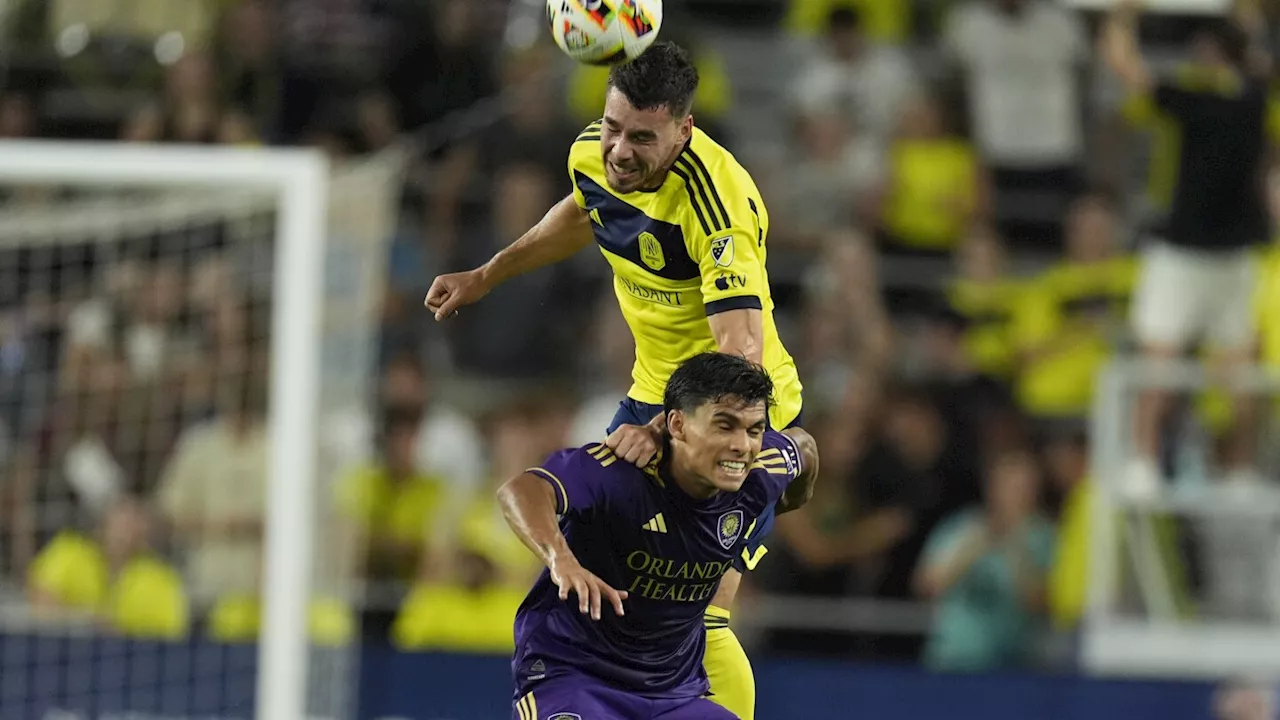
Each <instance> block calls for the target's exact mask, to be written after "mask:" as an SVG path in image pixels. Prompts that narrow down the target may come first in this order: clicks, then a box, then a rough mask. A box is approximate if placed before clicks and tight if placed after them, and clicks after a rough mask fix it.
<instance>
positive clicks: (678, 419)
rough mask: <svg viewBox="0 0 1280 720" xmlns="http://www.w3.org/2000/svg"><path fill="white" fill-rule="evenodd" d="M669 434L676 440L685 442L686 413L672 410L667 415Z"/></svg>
mask: <svg viewBox="0 0 1280 720" xmlns="http://www.w3.org/2000/svg"><path fill="white" fill-rule="evenodd" d="M667 432H668V433H671V437H673V438H675V439H676V440H684V413H682V412H680V411H679V410H672V411H671V413H670V414H669V415H667Z"/></svg>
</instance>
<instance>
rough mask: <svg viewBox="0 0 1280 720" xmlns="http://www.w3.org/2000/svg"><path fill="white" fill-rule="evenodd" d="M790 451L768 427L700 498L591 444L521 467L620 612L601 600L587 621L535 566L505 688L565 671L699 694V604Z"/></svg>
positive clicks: (768, 497) (771, 493)
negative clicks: (744, 459)
mask: <svg viewBox="0 0 1280 720" xmlns="http://www.w3.org/2000/svg"><path fill="white" fill-rule="evenodd" d="M800 462H801V460H800V451H799V448H798V447H796V444H795V443H794V442H793V441H792V440H791V438H789V437H787V436H786V435H783V434H781V433H777V432H773V431H769V432H767V433H766V434H765V437H764V443H763V448H762V449H761V452H760V454H759V455H758V456H757V458H756V461H755V463H754V464H752V466H751V470H750V472H749V473H748V475H747V479H746V481H744V482H743V484H742V488H741V489H740V490H739V491H738V492H735V493H717V494H716V495H715V496H713V497H711V498H708V499H706V500H697V499H694V498H692V497H690V496H689V495H688V494H686V493H685V492H684V491H683V490H681V489H680V487H679V486H678V485H677V484H676V483H675V482H674V481H673V480H670V479H667V478H664V477H663V476H662V475H661V473H659V472H658V471H657V470H656V469H654V468H649V469H646V470H640V469H638V468H636V467H634V466H632V465H631V464H629V463H627V462H626V461H625V460H621V459H620V458H617V457H616V456H614V455H613V453H612V451H610V450H609V449H608V448H607V447H605V446H603V445H588V446H586V447H582V448H578V449H576V450H562V451H560V452H557V453H555V454H553V455H552V456H551V457H550V458H548V459H547V461H546V462H545V463H543V464H542V465H541V466H539V467H536V468H532V469H530V472H532V473H534V474H536V475H538V476H540V477H542V478H544V479H545V480H547V482H549V483H551V486H552V488H553V489H554V490H555V495H556V512H557V514H558V515H559V516H560V518H561V520H560V529H561V531H562V532H563V533H564V535H565V538H566V540H567V541H568V544H569V547H570V549H572V551H573V553H574V555H575V556H576V557H577V558H578V561H579V562H580V563H581V564H582V566H583V567H584V568H586V569H587V570H590V571H591V572H592V573H595V574H596V575H597V576H598V577H599V578H600V579H601V580H603V581H605V582H606V583H608V584H609V585H610V586H612V587H614V588H616V589H618V590H626V591H627V592H628V593H629V597H628V599H627V600H625V601H623V607H624V608H625V609H626V615H624V616H622V617H618V616H617V615H616V614H615V613H614V611H613V609H612V607H602V608H601V617H600V620H592V619H591V618H590V617H589V616H588V615H584V614H582V613H580V612H578V598H577V596H576V595H570V597H569V600H568V601H567V602H566V601H563V600H561V599H560V597H559V590H558V589H557V588H556V586H555V583H553V582H552V581H551V577H550V573H549V572H548V571H546V570H543V572H542V575H541V576H539V578H538V580H537V582H536V583H535V584H534V586H533V589H532V590H531V591H530V592H529V595H528V596H527V597H525V599H524V602H523V603H522V604H521V605H520V610H519V611H518V612H517V613H516V621H515V639H516V653H515V658H514V660H513V662H512V670H513V672H514V674H515V681H516V697H517V698H518V697H520V696H522V695H524V694H525V693H526V692H528V691H530V690H531V689H533V688H534V687H536V685H537V683H538V682H539V681H542V680H545V679H551V678H556V677H561V676H566V675H568V676H573V675H578V676H586V677H589V678H594V679H597V680H601V681H604V682H606V683H608V684H610V685H612V686H614V687H616V688H618V689H620V690H624V691H626V692H630V693H634V694H637V695H640V696H643V697H647V698H687V697H697V696H700V695H703V694H705V693H706V692H707V679H706V674H705V673H704V672H703V669H702V655H703V651H704V649H705V645H706V636H705V633H704V631H703V625H702V615H703V611H704V610H706V608H707V605H709V604H710V602H711V598H712V596H713V595H715V591H716V588H717V587H718V585H719V581H720V576H722V575H723V574H724V573H725V572H726V571H727V570H729V569H730V568H732V566H733V561H734V559H735V558H736V557H738V555H739V553H741V552H742V548H743V547H744V545H745V544H746V540H747V538H748V537H750V535H751V532H752V531H753V530H754V527H755V522H756V519H757V518H759V517H760V516H761V515H762V514H763V513H764V512H765V510H766V509H767V508H769V507H770V506H772V505H773V504H774V503H775V502H776V501H777V500H778V498H779V497H781V495H782V493H783V491H784V490H785V489H786V487H787V484H788V483H790V482H791V480H792V479H794V478H795V477H796V476H797V475H798V474H799V473H800ZM605 605H607V603H605Z"/></svg>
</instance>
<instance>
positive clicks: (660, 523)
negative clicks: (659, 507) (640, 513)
mask: <svg viewBox="0 0 1280 720" xmlns="http://www.w3.org/2000/svg"><path fill="white" fill-rule="evenodd" d="M640 529H642V530H649V531H651V532H659V533H664V532H666V531H667V521H666V520H663V519H662V513H658V514H657V515H654V516H653V517H652V518H651V519H650V520H649V522H647V523H645V524H644V525H641V526H640Z"/></svg>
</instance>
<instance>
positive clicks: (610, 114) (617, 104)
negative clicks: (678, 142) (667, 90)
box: [604, 87, 675, 132]
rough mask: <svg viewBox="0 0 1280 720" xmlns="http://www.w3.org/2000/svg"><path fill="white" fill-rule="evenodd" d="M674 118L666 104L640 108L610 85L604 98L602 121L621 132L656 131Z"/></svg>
mask: <svg viewBox="0 0 1280 720" xmlns="http://www.w3.org/2000/svg"><path fill="white" fill-rule="evenodd" d="M674 119H675V118H673V117H672V115H671V110H670V108H668V107H667V106H666V105H659V106H658V107H655V108H650V109H648V110H641V109H639V108H637V107H636V106H634V105H632V104H631V101H630V100H628V99H627V96H626V95H625V94H623V92H622V91H621V90H619V89H617V88H615V87H610V88H609V92H608V94H606V95H605V99H604V121H605V124H606V125H609V126H610V127H611V128H614V129H617V130H621V131H623V132H636V131H641V130H647V131H651V132H658V131H659V130H661V129H662V128H663V127H664V126H667V125H670V124H671V123H672V121H673V120H674Z"/></svg>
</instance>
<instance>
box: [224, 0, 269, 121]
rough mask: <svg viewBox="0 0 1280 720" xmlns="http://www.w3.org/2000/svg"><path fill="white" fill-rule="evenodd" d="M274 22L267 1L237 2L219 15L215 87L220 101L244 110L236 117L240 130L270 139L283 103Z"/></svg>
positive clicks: (249, 0) (248, 0)
mask: <svg viewBox="0 0 1280 720" xmlns="http://www.w3.org/2000/svg"><path fill="white" fill-rule="evenodd" d="M278 20H279V17H278V15H276V14H275V12H274V10H273V8H272V6H271V3H270V2H268V0H238V1H237V2H234V3H231V5H230V7H229V8H227V10H226V12H225V13H223V16H222V18H221V23H220V24H219V27H218V37H217V39H216V50H217V55H216V58H217V66H218V69H219V75H220V83H219V85H220V87H221V89H222V93H223V99H224V100H225V101H226V102H227V103H228V104H229V105H230V106H232V107H238V108H242V109H243V114H240V115H239V116H238V117H239V118H241V119H243V120H244V122H245V127H244V128H240V130H241V131H242V132H243V134H244V135H246V136H248V137H265V138H267V139H269V140H273V141H274V140H275V139H276V137H277V134H278V131H279V128H278V124H279V116H280V111H281V107H280V106H281V104H282V103H283V102H284V101H285V98H283V97H282V93H281V90H282V78H281V67H280V58H279V53H278V51H279V47H280V44H279V38H278V37H277V33H276V31H275V30H276V22H277V21H278ZM220 141H221V142H223V143H226V142H228V140H227V139H225V138H223V139H221V140H220Z"/></svg>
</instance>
